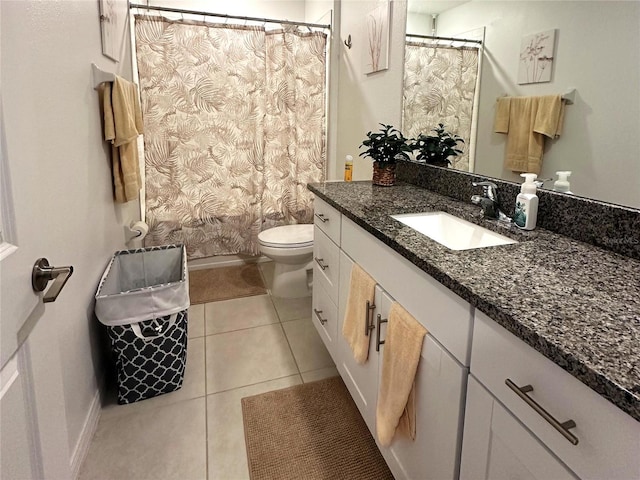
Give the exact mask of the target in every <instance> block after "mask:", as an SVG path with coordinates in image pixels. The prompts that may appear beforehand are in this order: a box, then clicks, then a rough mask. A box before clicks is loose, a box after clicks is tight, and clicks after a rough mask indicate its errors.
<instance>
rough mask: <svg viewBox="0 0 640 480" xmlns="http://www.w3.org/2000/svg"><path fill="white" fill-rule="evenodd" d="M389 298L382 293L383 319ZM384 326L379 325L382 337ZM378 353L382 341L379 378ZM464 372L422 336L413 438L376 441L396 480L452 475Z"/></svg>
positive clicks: (457, 450) (457, 448) (455, 466)
mask: <svg viewBox="0 0 640 480" xmlns="http://www.w3.org/2000/svg"><path fill="white" fill-rule="evenodd" d="M392 302H393V299H390V297H389V296H388V295H385V298H384V300H383V302H382V310H381V313H382V317H383V319H386V318H388V313H389V310H390V309H391V303H392ZM376 303H377V300H376ZM388 325H389V324H388V323H382V324H381V325H380V336H381V339H382V340H383V341H384V338H385V337H386V332H387V327H388ZM374 345H375V343H374ZM384 355H385V350H384V344H383V345H380V360H379V362H380V368H379V375H380V376H381V375H382V359H383V358H384ZM467 374H468V370H467V368H465V367H463V366H462V365H460V364H459V363H458V362H457V361H456V360H455V359H454V358H453V356H452V355H451V354H450V353H449V352H447V351H446V350H445V349H444V347H443V346H442V345H441V344H440V343H439V342H438V341H437V340H435V339H434V338H433V336H431V334H427V335H426V336H425V337H424V341H423V343H422V351H421V353H420V362H419V363H418V370H417V371H416V376H415V395H416V396H415V401H416V404H415V406H416V438H415V440H411V439H410V438H408V437H406V436H405V435H403V434H401V433H396V436H395V437H394V439H393V441H392V442H391V445H389V446H388V447H382V446H380V445H379V447H380V451H381V452H382V455H383V456H384V458H385V460H386V461H387V464H388V465H389V468H390V469H391V472H392V473H393V475H394V476H395V478H396V479H398V480H400V479H407V480H409V479H438V480H443V479H451V480H453V479H456V478H458V461H459V458H460V448H461V442H460V434H461V431H462V415H463V404H464V387H465V382H466V377H467Z"/></svg>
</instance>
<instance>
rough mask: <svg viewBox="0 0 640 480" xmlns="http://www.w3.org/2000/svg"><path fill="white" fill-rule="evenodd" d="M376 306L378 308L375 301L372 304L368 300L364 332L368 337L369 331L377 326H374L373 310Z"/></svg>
mask: <svg viewBox="0 0 640 480" xmlns="http://www.w3.org/2000/svg"><path fill="white" fill-rule="evenodd" d="M375 308H376V304H375V303H373V304H372V303H371V302H370V301H369V300H367V307H366V309H365V313H364V334H365V335H366V336H367V337H368V336H369V332H370V331H371V330H373V329H374V328H376V327H374V326H373V310H374V309H375ZM369 318H371V321H369Z"/></svg>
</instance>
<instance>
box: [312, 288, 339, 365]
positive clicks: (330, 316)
mask: <svg viewBox="0 0 640 480" xmlns="http://www.w3.org/2000/svg"><path fill="white" fill-rule="evenodd" d="M311 301H312V305H313V312H312V315H311V320H312V321H313V325H314V326H315V327H316V330H317V331H318V334H319V335H320V338H322V341H323V342H324V345H325V347H327V350H328V351H329V353H330V354H331V356H332V357H333V358H334V362H335V355H336V352H335V350H336V335H337V331H338V307H336V305H335V304H334V303H333V301H332V300H331V297H330V296H329V294H328V293H327V292H326V290H325V289H324V287H323V286H322V284H321V283H320V282H317V281H314V282H313V298H312V299H311Z"/></svg>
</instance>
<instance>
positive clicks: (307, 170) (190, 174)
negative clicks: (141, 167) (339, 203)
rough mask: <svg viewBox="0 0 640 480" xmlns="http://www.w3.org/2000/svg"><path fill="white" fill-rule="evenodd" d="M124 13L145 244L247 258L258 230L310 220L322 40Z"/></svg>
mask: <svg viewBox="0 0 640 480" xmlns="http://www.w3.org/2000/svg"><path fill="white" fill-rule="evenodd" d="M135 19H136V23H135V34H136V53H137V61H138V72H139V78H140V91H141V98H142V110H143V117H144V123H145V134H144V149H145V177H146V180H145V189H146V197H145V204H146V221H147V223H148V224H149V234H148V236H147V240H146V244H147V245H162V244H167V243H175V242H181V243H184V244H185V245H186V246H187V252H188V256H189V258H200V257H206V256H213V255H226V254H237V253H246V254H252V255H255V254H257V253H259V248H258V241H257V237H258V233H260V231H262V230H264V229H265V228H268V227H271V226H276V225H283V224H289V223H310V222H311V221H312V215H313V200H312V195H311V193H310V192H309V191H308V190H307V189H306V184H307V183H309V182H319V181H322V180H324V174H325V173H324V172H325V159H326V148H325V71H326V63H325V62H326V60H325V47H326V35H325V34H324V33H321V32H305V33H303V32H300V31H298V29H296V28H295V27H293V28H288V29H285V30H272V31H265V29H264V28H263V27H253V26H238V25H226V24H210V23H205V22H196V21H184V20H182V21H172V20H168V19H166V18H163V17H150V16H146V15H145V16H142V15H136V17H135Z"/></svg>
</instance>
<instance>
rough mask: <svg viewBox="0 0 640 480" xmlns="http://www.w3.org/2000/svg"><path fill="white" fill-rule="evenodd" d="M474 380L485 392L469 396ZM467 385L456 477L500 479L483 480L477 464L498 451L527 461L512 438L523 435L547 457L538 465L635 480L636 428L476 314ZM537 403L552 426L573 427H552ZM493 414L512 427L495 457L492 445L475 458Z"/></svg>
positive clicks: (639, 464) (639, 434)
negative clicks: (569, 424)
mask: <svg viewBox="0 0 640 480" xmlns="http://www.w3.org/2000/svg"><path fill="white" fill-rule="evenodd" d="M474 378H475V379H476V380H477V382H479V383H481V384H482V385H483V386H484V387H485V388H486V390H484V389H482V390H483V392H484V394H483V395H481V394H479V393H474V391H475V390H477V388H475V387H473V388H472V387H471V384H472V383H473V382H472V379H474ZM473 381H475V380H473ZM469 384H470V387H469V396H468V399H467V412H466V415H465V418H466V419H465V431H464V441H463V453H462V472H463V473H464V475H461V478H462V479H465V480H466V479H473V478H499V477H496V476H495V475H489V477H485V476H483V475H484V474H485V473H486V472H483V471H482V461H484V463H487V462H489V464H488V466H489V467H490V466H491V463H492V462H494V459H493V458H494V456H495V455H501V454H506V453H505V451H504V447H505V446H507V447H509V449H510V450H511V454H512V455H513V456H515V457H518V458H519V459H520V460H522V461H523V462H524V461H529V460H531V461H533V460H534V459H532V458H529V449H528V447H525V446H524V445H525V443H524V441H523V442H520V440H519V439H520V438H521V437H522V436H524V434H525V433H527V434H528V435H529V436H531V437H532V441H533V440H535V441H536V442H537V443H538V444H540V445H544V446H545V447H546V449H547V450H548V453H549V452H552V453H553V455H552V454H551V453H549V455H548V456H547V457H546V460H545V462H542V460H540V459H536V462H535V463H536V464H538V465H542V464H543V463H544V464H545V465H547V464H548V465H553V464H555V463H560V462H561V463H562V464H564V465H566V467H567V468H568V470H570V471H571V472H573V473H574V474H575V475H576V476H577V477H578V478H581V479H584V480H587V479H594V480H596V479H605V478H606V479H608V480H609V479H620V480H623V479H624V480H628V479H637V478H640V456H639V455H638V452H639V451H640V450H639V449H640V423H638V422H637V421H636V420H634V419H633V418H631V417H630V416H629V415H627V414H625V413H624V412H622V411H621V410H620V409H618V408H616V407H615V406H613V405H612V404H611V403H609V402H608V401H607V400H605V399H604V398H603V397H601V396H600V395H599V394H597V393H596V392H594V391H593V390H592V389H590V388H589V387H587V386H586V385H584V384H583V383H582V382H580V381H579V380H578V379H576V378H575V377H573V376H572V375H570V374H569V373H568V372H566V371H564V370H563V369H562V368H560V367H559V366H558V365H556V364H555V363H553V362H552V361H551V360H549V359H547V358H545V357H544V356H543V355H542V354H540V353H539V352H537V351H536V350H534V349H533V348H531V347H530V346H529V345H527V344H525V343H524V342H523V341H522V340H520V339H519V338H517V337H516V336H514V335H512V334H511V333H509V332H508V331H507V330H505V329H504V328H503V327H501V326H500V325H498V324H497V323H496V322H494V321H493V320H491V319H490V318H489V317H487V316H486V315H484V314H483V313H481V312H476V316H475V322H474V334H473V348H472V355H471V377H470V381H469ZM478 388H482V387H478ZM518 389H520V391H519V393H518V391H517V390H518ZM480 397H485V399H484V400H479V399H480ZM487 398H488V399H487ZM483 402H484V403H485V404H488V403H492V405H493V407H491V408H489V407H485V408H484V409H482V408H480V407H479V406H478V405H479V404H480V403H483ZM536 405H539V407H541V408H542V409H544V410H545V411H546V412H547V413H548V414H549V415H550V416H551V417H553V418H555V419H556V420H557V422H558V424H563V423H565V422H568V421H571V422H573V423H575V427H572V428H566V426H565V427H563V426H562V425H558V424H556V425H555V426H553V425H552V423H551V422H550V421H548V420H546V419H545V418H543V413H541V412H540V410H539V409H538V410H536V409H537V407H536ZM481 412H484V413H481ZM491 412H493V413H491ZM496 412H501V413H496ZM539 412H540V413H539ZM487 415H490V417H489V418H491V420H488V419H487ZM491 415H493V416H496V415H499V417H497V419H494V418H493V417H491ZM479 416H480V417H482V418H478V417H479ZM500 416H502V417H505V416H506V417H508V418H511V419H512V420H513V422H511V423H512V424H513V425H515V426H513V427H512V428H510V429H508V428H506V427H503V428H502V429H501V430H500V432H501V433H500V438H501V439H502V440H501V441H502V442H503V443H504V444H505V445H498V447H495V448H498V449H499V451H498V453H492V448H494V447H491V448H489V449H486V448H485V450H484V451H483V452H479V449H480V448H482V447H481V446H480V445H481V444H482V442H480V441H478V440H477V439H478V438H481V437H488V438H490V439H493V435H495V434H496V431H498V430H499V429H500V428H499V427H498V426H496V425H497V422H500V420H499V418H501V417H500ZM516 419H517V420H516ZM514 422H515V423H514ZM501 425H506V422H503V423H502V424H501ZM563 428H564V430H566V431H567V432H569V433H568V434H566V437H568V438H566V437H565V435H563V434H562V430H563ZM491 441H494V442H497V441H499V440H491ZM576 442H577V443H576ZM483 458H484V460H483ZM498 458H501V457H498ZM514 461H515V460H514ZM499 471H503V470H499ZM509 478H512V477H509ZM523 478H528V477H523ZM534 478H536V477H535V476H534ZM540 478H553V477H549V476H544V475H543V476H542V477H540Z"/></svg>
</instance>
